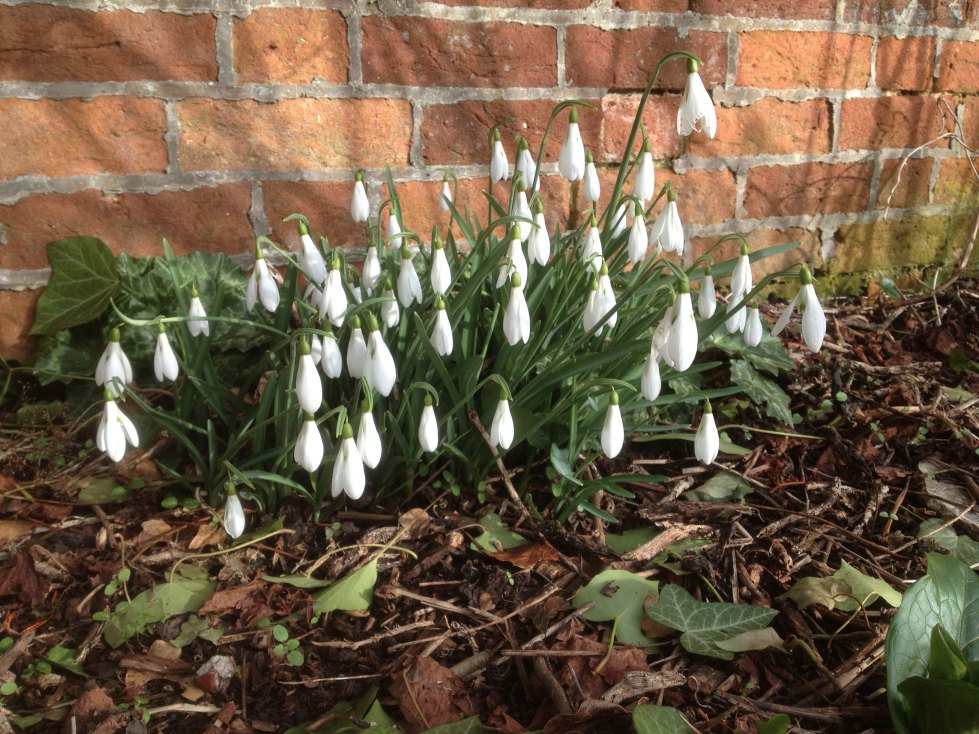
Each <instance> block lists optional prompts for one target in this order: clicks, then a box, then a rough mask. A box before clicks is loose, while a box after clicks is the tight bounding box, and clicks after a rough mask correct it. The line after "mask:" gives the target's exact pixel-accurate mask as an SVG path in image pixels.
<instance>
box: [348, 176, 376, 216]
mask: <svg viewBox="0 0 979 734" xmlns="http://www.w3.org/2000/svg"><path fill="white" fill-rule="evenodd" d="M370 214H371V203H370V201H368V199H367V189H366V188H365V187H364V182H363V181H361V180H360V179H358V180H356V181H354V191H353V196H352V197H351V199H350V218H351V219H353V220H354V221H355V222H366V221H367V219H368V218H369V217H370Z"/></svg>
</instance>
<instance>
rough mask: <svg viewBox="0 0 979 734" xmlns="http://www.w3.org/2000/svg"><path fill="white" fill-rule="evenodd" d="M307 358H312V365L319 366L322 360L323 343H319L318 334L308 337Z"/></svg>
mask: <svg viewBox="0 0 979 734" xmlns="http://www.w3.org/2000/svg"><path fill="white" fill-rule="evenodd" d="M309 356H310V357H312V358H313V364H319V363H320V360H321V359H323V342H321V341H320V336H319V334H310V336H309Z"/></svg>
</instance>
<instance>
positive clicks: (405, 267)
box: [398, 257, 422, 308]
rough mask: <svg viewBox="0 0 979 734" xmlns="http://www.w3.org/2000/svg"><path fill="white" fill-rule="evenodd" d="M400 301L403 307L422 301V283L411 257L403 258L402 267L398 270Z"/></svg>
mask: <svg viewBox="0 0 979 734" xmlns="http://www.w3.org/2000/svg"><path fill="white" fill-rule="evenodd" d="M398 301H399V302H400V303H401V306H402V307H403V308H408V307H409V306H410V305H411V304H412V303H414V302H415V301H418V303H421V302H422V283H421V281H420V280H419V279H418V272H417V271H416V270H415V264H414V262H413V261H412V259H411V258H410V257H403V258H401V269H400V270H399V271H398Z"/></svg>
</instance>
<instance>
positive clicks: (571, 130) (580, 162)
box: [558, 107, 585, 181]
mask: <svg viewBox="0 0 979 734" xmlns="http://www.w3.org/2000/svg"><path fill="white" fill-rule="evenodd" d="M558 170H559V171H560V172H561V175H562V176H564V177H565V178H566V179H568V181H577V180H578V179H580V178H582V177H584V175H585V144H584V143H583V142H582V140H581V131H580V130H579V129H578V110H576V109H575V108H574V107H572V108H571V114H570V116H569V118H568V135H567V137H565V138H564V142H563V143H562V144H561V153H560V154H559V156H558Z"/></svg>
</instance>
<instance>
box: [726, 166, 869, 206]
mask: <svg viewBox="0 0 979 734" xmlns="http://www.w3.org/2000/svg"><path fill="white" fill-rule="evenodd" d="M872 174H873V164H872V163H869V162H866V163H802V164H799V165H796V166H757V167H755V168H751V169H749V170H748V184H747V187H746V189H745V193H744V207H745V211H746V213H747V215H748V217H749V218H751V219H762V218H765V217H776V216H791V215H799V214H809V215H811V214H832V213H835V212H856V211H862V210H864V209H866V208H867V205H868V204H869V198H870V178H871V175H872Z"/></svg>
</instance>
